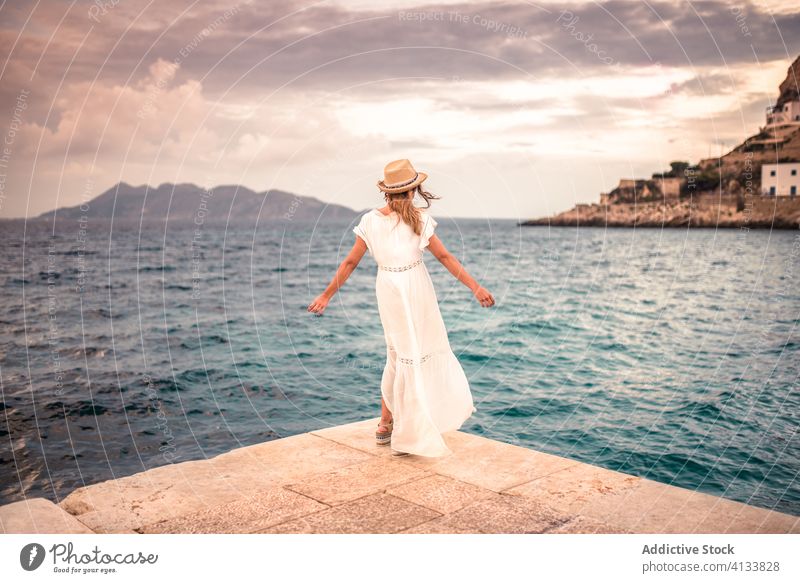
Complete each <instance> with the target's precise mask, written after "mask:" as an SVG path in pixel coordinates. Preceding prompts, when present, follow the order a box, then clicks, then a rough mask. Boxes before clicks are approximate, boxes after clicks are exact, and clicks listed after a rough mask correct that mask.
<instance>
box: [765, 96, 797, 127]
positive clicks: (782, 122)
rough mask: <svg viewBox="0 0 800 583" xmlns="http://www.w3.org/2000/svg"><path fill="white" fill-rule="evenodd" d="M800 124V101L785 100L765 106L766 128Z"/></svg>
mask: <svg viewBox="0 0 800 583" xmlns="http://www.w3.org/2000/svg"><path fill="white" fill-rule="evenodd" d="M785 126H793V127H797V126H800V101H787V102H785V103H780V104H776V105H771V106H769V107H767V125H766V126H765V127H766V128H768V129H773V130H774V129H779V128H782V127H785Z"/></svg>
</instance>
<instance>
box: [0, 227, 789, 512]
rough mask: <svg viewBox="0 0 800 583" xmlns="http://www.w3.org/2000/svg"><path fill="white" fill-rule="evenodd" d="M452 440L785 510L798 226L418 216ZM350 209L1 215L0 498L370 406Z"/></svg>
mask: <svg viewBox="0 0 800 583" xmlns="http://www.w3.org/2000/svg"><path fill="white" fill-rule="evenodd" d="M435 216H437V220H438V221H439V226H438V227H437V233H438V235H439V237H440V239H441V240H442V241H443V242H444V244H445V245H446V246H447V247H448V248H449V249H450V251H451V252H452V253H453V254H455V255H456V256H457V257H458V258H459V260H460V261H461V262H462V264H463V265H464V266H465V268H466V269H467V270H468V271H469V272H470V273H471V274H472V275H473V276H474V277H475V278H476V279H477V280H478V281H479V282H481V283H482V285H483V286H484V287H486V288H487V289H489V290H490V291H491V293H492V294H493V295H494V297H495V300H496V305H495V306H494V307H491V308H483V307H481V306H480V304H479V303H478V302H477V301H475V299H474V298H473V296H472V294H471V293H470V291H469V290H468V289H467V288H466V287H465V286H464V285H462V284H461V283H459V282H458V281H457V280H456V279H455V278H454V277H453V276H452V275H451V274H450V273H449V272H448V271H447V270H446V269H445V268H444V267H443V266H442V265H441V264H440V263H439V262H438V261H437V260H436V259H435V258H434V257H433V256H432V255H430V254H429V253H426V254H425V259H424V260H425V264H426V266H427V268H428V270H429V271H430V273H431V277H432V278H433V281H434V285H435V289H436V294H437V297H438V301H439V304H440V309H441V312H442V315H443V318H444V321H445V325H446V327H447V330H448V334H449V339H450V343H451V347H452V349H453V351H454V352H455V354H456V356H457V357H458V359H459V361H460V362H461V364H462V366H463V367H464V370H465V372H466V374H467V377H468V378H469V381H470V386H471V390H472V393H473V398H474V403H475V407H476V409H477V411H476V413H474V415H473V417H472V418H470V419H469V420H468V421H467V422H466V423H465V424H464V426H463V427H462V430H463V431H465V432H468V433H472V434H476V435H481V436H485V437H488V438H491V439H494V440H498V441H502V442H505V443H510V444H514V445H518V446H523V447H528V448H532V449H535V450H539V451H543V452H547V453H550V454H555V455H559V456H563V457H567V458H572V459H575V460H579V461H582V462H586V463H589V464H594V465H598V466H602V467H604V468H608V469H612V470H616V471H620V472H625V473H629V474H634V475H637V476H641V477H645V478H649V479H651V480H656V481H659V482H664V483H667V484H671V485H675V486H680V487H683V488H689V489H692V490H697V491H701V492H705V493H709V494H713V495H717V496H724V497H726V498H729V499H733V500H737V501H741V502H745V503H748V504H752V505H756V506H759V507H763V508H770V509H775V510H778V511H781V512H787V513H791V514H795V515H800V481H798V472H800V437H799V436H798V427H799V426H800V388H799V384H798V375H799V374H800V332H799V331H798V321H800V285H798V282H799V281H800V233H799V232H797V231H770V230H747V229H726V230H715V229H691V230H687V229H653V228H650V229H640V228H614V229H604V228H573V227H559V228H549V227H520V226H519V225H518V224H517V222H516V221H514V220H486V219H459V218H448V217H445V216H443V215H435ZM357 221H358V217H355V218H354V219H353V220H352V221H348V220H347V219H341V220H336V221H301V220H291V218H289V220H286V219H284V220H273V221H260V222H258V223H257V224H255V225H250V226H231V225H228V226H225V225H211V224H182V225H177V224H175V225H173V224H169V223H153V224H150V223H144V224H140V223H139V222H135V221H134V222H133V223H131V224H115V225H113V228H112V227H111V226H109V225H105V226H103V225H98V224H96V223H94V222H92V221H89V222H88V223H87V222H83V223H81V222H73V223H71V224H68V225H67V226H66V227H65V228H63V229H61V228H59V231H58V232H55V233H54V232H53V230H52V225H50V224H47V223H36V222H29V223H27V224H24V223H16V224H4V225H2V226H0V242H2V247H1V248H0V266H1V267H2V268H1V269H0V323H1V325H0V389H1V390H2V403H0V467H1V468H2V472H0V503H9V502H13V501H17V500H22V499H24V498H29V497H34V496H43V497H45V498H48V499H51V500H53V501H55V502H58V501H59V500H61V499H62V498H63V497H65V496H66V495H67V494H69V493H70V492H71V491H72V490H74V489H75V488H78V487H81V486H84V485H89V484H93V483H97V482H100V481H104V480H108V479H113V478H120V477H123V476H128V475H131V474H135V473H137V472H141V471H144V470H147V469H150V468H153V467H157V466H161V465H165V464H170V463H179V462H182V461H187V460H198V459H204V458H210V457H213V456H216V455H218V454H220V453H223V452H226V451H229V450H231V449H234V448H238V447H242V446H247V445H252V444H256V443H261V442H265V441H268V440H272V439H278V438H282V437H286V436H290V435H294V434H298V433H303V432H307V431H311V430H314V429H320V428H324V427H329V426H334V425H341V424H345V423H350V422H353V421H359V420H363V419H366V418H370V417H376V418H377V417H378V416H379V415H380V378H381V373H382V371H383V365H384V363H385V359H386V350H385V344H384V339H383V331H382V328H381V324H380V320H379V317H378V311H377V306H376V300H375V288H374V285H375V276H376V266H375V262H374V260H373V258H372V257H371V256H369V255H365V256H364V258H363V259H362V261H361V263H360V265H359V266H358V268H357V269H356V271H355V272H354V273H353V274H352V275H351V277H350V278H349V279H348V281H347V282H346V283H345V284H344V286H343V287H342V289H341V290H340V292H339V293H338V294H337V295H336V296H335V297H334V298H333V300H332V301H331V303H330V305H329V306H328V308H327V309H326V310H325V312H324V314H323V315H321V316H318V315H314V314H311V313H309V312H308V311H307V310H306V307H307V306H308V304H309V303H310V302H311V300H312V299H313V298H314V297H315V296H316V295H317V294H319V293H320V292H322V290H323V289H324V288H325V286H326V285H327V284H328V282H329V281H330V280H331V278H332V277H333V275H334V272H335V270H336V267H337V266H338V264H339V262H341V261H342V260H343V259H344V257H345V255H346V254H347V253H348V251H349V250H350V248H351V246H352V245H353V242H354V235H353V233H352V227H353V226H354V225H355V224H356V223H357Z"/></svg>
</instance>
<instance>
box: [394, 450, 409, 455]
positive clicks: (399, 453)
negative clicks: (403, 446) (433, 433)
mask: <svg viewBox="0 0 800 583" xmlns="http://www.w3.org/2000/svg"><path fill="white" fill-rule="evenodd" d="M392 455H411V454H409V453H408V452H407V451H397V450H396V449H393V450H392Z"/></svg>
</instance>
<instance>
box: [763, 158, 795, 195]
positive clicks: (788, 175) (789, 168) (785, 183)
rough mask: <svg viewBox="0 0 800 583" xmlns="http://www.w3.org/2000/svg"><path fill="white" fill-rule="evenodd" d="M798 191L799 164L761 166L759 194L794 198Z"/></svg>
mask: <svg viewBox="0 0 800 583" xmlns="http://www.w3.org/2000/svg"><path fill="white" fill-rule="evenodd" d="M798 190H800V162H783V163H781V164H762V165H761V194H763V195H764V196H795V195H797V192H798Z"/></svg>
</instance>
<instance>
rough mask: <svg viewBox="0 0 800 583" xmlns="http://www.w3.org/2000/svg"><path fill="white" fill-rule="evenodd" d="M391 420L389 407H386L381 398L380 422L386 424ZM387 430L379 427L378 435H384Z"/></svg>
mask: <svg viewBox="0 0 800 583" xmlns="http://www.w3.org/2000/svg"><path fill="white" fill-rule="evenodd" d="M391 420H392V412H391V411H389V407H387V406H386V402H385V401H384V400H383V397H381V421H386V422H387V423H388V422H389V421H391ZM387 431H388V429H386V427H379V428H378V433H386V432H387Z"/></svg>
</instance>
